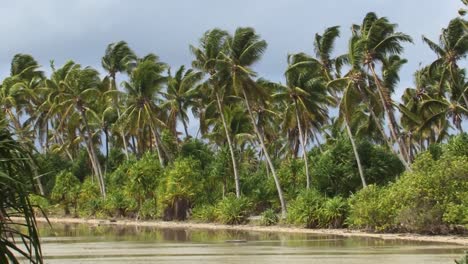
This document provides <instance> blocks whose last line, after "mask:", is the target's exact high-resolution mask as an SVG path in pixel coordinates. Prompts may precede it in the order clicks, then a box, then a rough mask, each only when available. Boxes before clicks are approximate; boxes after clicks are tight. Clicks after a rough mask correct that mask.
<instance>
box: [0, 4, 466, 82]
mask: <svg viewBox="0 0 468 264" xmlns="http://www.w3.org/2000/svg"><path fill="white" fill-rule="evenodd" d="M459 6H460V5H459V4H458V2H457V1H443V2H442V1H440V0H426V1H422V0H420V1H408V0H394V1H389V0H386V1H384V0H379V1H376V0H350V1H341V0H329V1H308V0H277V1H270V0H238V1H227V0H223V1H220V0H200V1H190V0H178V1H151V0H140V1H130V0H126V1H123V0H122V1H118V0H115V1H114V0H100V1H94V0H81V1H59V0H55V1H53V0H46V1H32V0H30V1H5V3H3V4H2V7H1V8H0V17H2V20H1V21H0V34H1V35H2V36H3V37H2V41H1V42H0V61H1V62H2V63H1V64H0V76H1V77H4V76H5V75H6V74H8V69H9V63H10V60H11V58H12V57H13V55H14V54H15V53H19V52H23V53H30V54H32V55H33V56H34V57H36V58H37V59H38V60H39V61H40V62H41V64H42V65H44V66H46V67H47V68H48V64H49V60H50V59H55V61H56V65H61V64H62V63H64V62H65V61H66V60H68V59H74V60H76V61H77V62H79V63H81V64H84V65H91V66H94V67H100V58H101V57H102V55H103V53H104V50H105V47H106V45H107V44H109V43H111V42H115V41H118V40H125V41H127V42H128V43H129V44H130V46H131V47H132V48H133V49H134V50H135V51H136V52H137V53H138V54H140V55H141V56H143V55H145V54H147V53H149V52H154V53H156V54H158V55H159V56H160V57H161V59H162V60H164V61H166V62H168V63H169V64H170V65H172V67H178V66H179V65H181V64H186V65H188V64H190V61H191V55H190V53H189V50H188V45H189V44H196V42H197V40H198V38H199V37H200V36H201V34H202V33H203V32H204V31H206V30H208V29H211V28H214V27H220V28H225V29H228V30H230V31H231V32H232V31H233V30H234V29H235V28H236V27H238V26H252V27H255V28H256V30H257V31H258V33H260V34H261V35H262V37H263V38H264V39H266V40H267V41H268V43H269V47H268V50H267V51H266V53H265V56H264V58H263V60H262V61H261V62H260V63H259V64H258V65H257V66H256V70H257V71H258V72H259V74H260V75H261V76H265V77H267V78H269V79H272V80H275V81H279V80H282V78H283V77H282V76H283V72H284V69H285V67H286V56H287V54H288V53H292V52H298V51H305V52H307V53H311V52H312V50H313V47H312V42H313V36H314V34H315V33H316V32H322V31H323V30H324V29H325V28H326V27H329V26H334V25H340V26H341V30H342V34H341V35H342V37H341V38H340V39H339V41H338V43H337V47H336V53H337V54H339V53H344V52H345V51H346V45H347V44H346V43H347V38H348V37H349V28H350V26H351V24H353V23H360V22H361V20H362V18H363V17H364V15H365V14H366V13H367V12H369V11H375V12H377V14H378V15H380V16H387V17H388V18H389V19H390V21H392V22H395V23H398V24H399V30H400V31H403V32H405V33H407V34H410V35H411V36H413V38H414V39H415V45H407V48H406V51H405V54H404V57H406V58H407V59H408V60H409V63H408V64H407V65H406V66H405V67H404V68H403V71H402V73H401V78H402V83H405V84H407V83H411V81H412V73H413V72H414V70H415V69H417V68H418V67H419V66H418V65H419V63H420V62H421V63H423V64H427V63H429V62H430V61H432V60H433V59H434V58H435V56H434V55H433V54H432V53H431V51H430V50H429V49H428V48H426V47H425V46H424V45H423V44H422V43H421V41H420V39H421V35H422V34H424V35H426V36H428V37H430V38H432V39H436V38H437V35H438V34H439V32H440V29H441V28H442V27H444V26H446V25H447V24H448V21H449V20H450V19H451V18H453V17H455V16H456V12H457V9H458V7H459Z"/></svg>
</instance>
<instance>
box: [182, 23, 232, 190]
mask: <svg viewBox="0 0 468 264" xmlns="http://www.w3.org/2000/svg"><path fill="white" fill-rule="evenodd" d="M227 37H228V33H227V32H226V31H224V30H220V29H212V30H209V31H207V32H205V34H204V35H203V36H202V38H201V39H200V43H199V47H195V46H190V50H191V52H192V54H193V55H194V56H195V60H194V61H193V62H192V66H193V67H194V68H196V69H199V70H200V71H202V72H204V73H206V74H209V76H210V77H209V79H208V80H207V82H206V85H205V87H206V88H207V89H208V91H210V92H211V94H212V95H213V97H214V98H213V101H215V102H216V106H217V109H218V113H219V116H220V117H221V121H222V123H223V128H224V133H225V135H226V139H227V143H228V147H229V153H230V155H231V161H232V170H233V172H234V181H235V186H236V197H237V198H239V197H240V195H241V193H240V178H239V172H238V168H237V161H236V156H235V153H234V147H233V144H232V139H231V135H230V131H229V127H228V124H227V122H226V118H225V117H224V106H225V105H224V103H225V100H224V98H225V96H224V95H225V92H226V89H225V88H226V86H227V84H226V83H223V82H225V79H226V71H222V70H221V69H220V67H219V59H220V56H221V53H222V52H223V51H224V50H225V48H226V42H227Z"/></svg>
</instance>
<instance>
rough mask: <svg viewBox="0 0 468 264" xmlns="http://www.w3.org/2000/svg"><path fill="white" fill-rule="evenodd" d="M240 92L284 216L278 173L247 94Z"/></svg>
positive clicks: (284, 205)
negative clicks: (273, 181) (271, 176)
mask: <svg viewBox="0 0 468 264" xmlns="http://www.w3.org/2000/svg"><path fill="white" fill-rule="evenodd" d="M242 93H243V95H244V102H245V105H246V106H247V110H248V112H249V116H250V120H251V121H252V125H253V128H254V130H255V134H257V137H258V141H259V142H260V146H261V147H262V150H263V154H264V156H265V159H266V161H267V163H268V166H269V167H270V170H271V174H272V175H273V179H274V180H275V185H276V190H277V192H278V198H279V200H280V204H281V215H282V217H286V212H287V211H286V202H285V200H284V196H283V190H282V189H281V184H280V181H279V178H278V175H276V170H275V167H274V166H273V162H272V161H271V159H270V155H269V154H268V152H267V148H266V146H265V143H264V142H263V137H262V135H261V134H260V131H259V130H258V127H257V123H256V122H255V118H254V116H253V113H252V109H250V103H249V99H248V97H247V94H246V92H245V90H244V88H242Z"/></svg>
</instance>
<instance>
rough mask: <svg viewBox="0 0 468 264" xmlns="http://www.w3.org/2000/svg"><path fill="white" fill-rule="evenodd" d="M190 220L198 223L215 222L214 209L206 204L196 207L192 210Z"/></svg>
mask: <svg viewBox="0 0 468 264" xmlns="http://www.w3.org/2000/svg"><path fill="white" fill-rule="evenodd" d="M191 219H193V220H196V221H200V222H215V221H216V219H217V216H216V207H215V206H213V205H206V204H204V205H199V206H196V207H195V208H193V210H192V215H191Z"/></svg>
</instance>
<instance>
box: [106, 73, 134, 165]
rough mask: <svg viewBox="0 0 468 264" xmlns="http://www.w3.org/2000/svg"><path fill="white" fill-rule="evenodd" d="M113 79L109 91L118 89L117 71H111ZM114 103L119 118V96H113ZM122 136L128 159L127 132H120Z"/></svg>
mask: <svg viewBox="0 0 468 264" xmlns="http://www.w3.org/2000/svg"><path fill="white" fill-rule="evenodd" d="M111 79H112V81H111V82H110V83H109V91H111V90H114V89H115V90H116V91H117V84H116V82H115V73H111ZM112 104H113V106H114V107H115V109H117V119H120V108H119V103H118V99H117V97H112ZM120 136H121V137H122V141H123V145H124V153H125V157H126V159H127V160H128V159H129V157H128V149H127V140H126V138H125V133H124V132H123V131H121V132H120Z"/></svg>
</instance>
